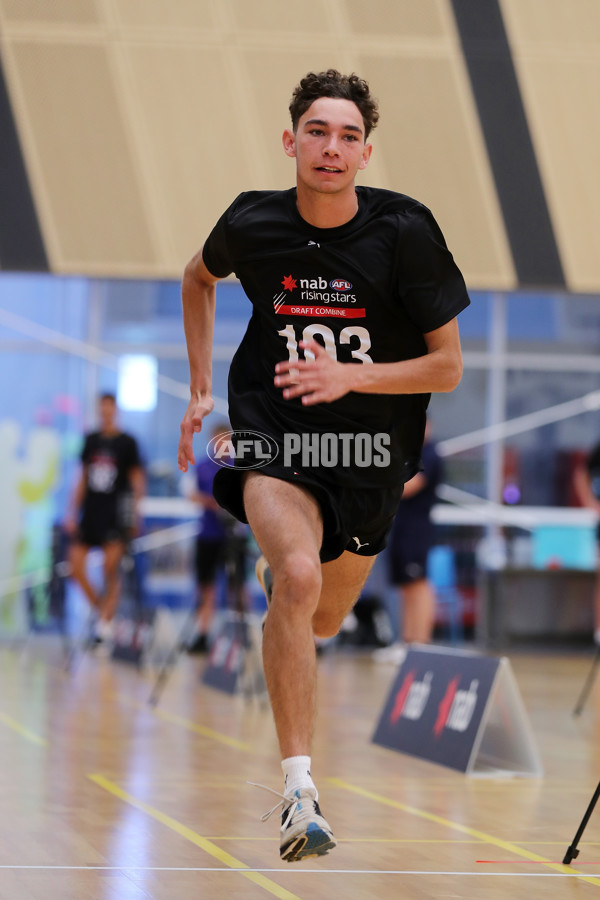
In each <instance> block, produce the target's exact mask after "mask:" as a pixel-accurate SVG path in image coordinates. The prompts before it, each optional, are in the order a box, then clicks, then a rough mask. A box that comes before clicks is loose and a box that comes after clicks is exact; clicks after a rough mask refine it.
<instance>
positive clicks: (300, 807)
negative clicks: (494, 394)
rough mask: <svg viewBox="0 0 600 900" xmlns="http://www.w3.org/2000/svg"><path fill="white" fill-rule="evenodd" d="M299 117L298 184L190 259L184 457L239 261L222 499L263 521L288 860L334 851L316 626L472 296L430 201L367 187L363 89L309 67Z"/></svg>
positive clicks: (414, 453) (244, 202)
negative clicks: (240, 321)
mask: <svg viewBox="0 0 600 900" xmlns="http://www.w3.org/2000/svg"><path fill="white" fill-rule="evenodd" d="M290 113H291V119H292V127H291V128H287V129H286V130H285V131H284V133H283V149H284V152H285V153H286V154H287V156H288V157H290V158H292V159H294V160H295V165H296V187H295V188H292V189H290V190H286V191H251V192H248V193H243V194H241V195H240V196H239V197H238V198H237V199H236V200H234V202H233V203H232V205H231V206H230V207H229V209H228V210H227V211H226V212H225V213H224V214H223V216H222V217H221V218H220V219H219V221H218V222H217V224H216V226H215V228H214V229H213V231H212V232H211V234H210V235H209V237H208V240H207V241H206V243H205V244H204V247H203V249H202V250H201V251H200V252H198V253H197V254H196V256H194V258H193V259H192V260H191V261H190V262H189V264H188V265H187V267H186V269H185V273H184V277H183V286H182V295H183V316H184V326H185V334H186V341H187V347H188V356H189V362H190V376H191V382H190V384H191V400H190V403H189V406H188V408H187V411H186V413H185V415H184V417H183V421H182V424H181V439H180V444H179V457H178V461H179V467H180V469H181V470H182V471H186V470H187V468H188V465H189V464H190V463H193V462H194V454H193V447H192V441H193V435H194V433H195V432H198V431H200V429H201V427H202V422H203V419H204V417H205V416H207V415H208V414H209V413H210V412H211V410H212V408H213V398H212V394H211V391H212V388H211V344H212V334H213V321H214V315H215V301H216V289H215V285H216V283H217V281H218V280H219V279H220V278H224V277H225V276H227V275H229V274H230V273H232V272H234V273H235V274H236V276H237V277H238V278H239V280H240V282H241V284H242V287H243V289H244V291H245V293H246V294H247V296H248V298H249V300H250V302H251V303H252V316H251V318H250V322H249V324H248V329H247V331H246V334H245V336H244V338H243V340H242V342H241V344H240V346H239V348H238V350H237V352H236V354H235V357H234V359H233V361H232V364H231V369H230V374H229V412H230V420H231V424H232V428H233V429H234V431H235V432H236V433H238V434H240V438H239V444H238V447H239V453H237V452H236V467H235V468H230V469H225V468H224V469H222V470H221V471H220V472H219V473H218V474H217V476H216V478H215V483H214V494H215V497H216V498H217V500H218V501H219V502H220V503H221V505H223V506H224V507H225V508H226V509H228V510H229V511H230V512H231V513H233V515H235V516H236V517H237V518H239V519H240V520H241V521H248V522H249V523H250V526H251V528H252V531H253V532H254V536H255V538H256V541H257V543H258V545H259V547H260V549H261V551H262V553H263V555H264V557H265V559H266V563H267V564H268V569H269V573H270V577H269V581H270V583H271V590H270V591H269V594H270V605H269V612H268V615H267V618H266V622H265V627H264V640H263V660H264V667H265V677H266V680H267V686H268V690H269V695H270V699H271V705H272V709H273V716H274V720H275V726H276V730H277V736H278V740H279V745H280V751H281V757H282V768H283V773H284V790H283V793H282V794H281V795H280V797H281V800H280V803H279V804H278V806H282V808H283V813H282V825H281V843H280V854H281V857H282V858H283V859H286V860H288V861H289V862H294V861H296V860H300V859H303V858H305V857H307V856H314V855H321V854H324V853H327V852H328V850H330V849H331V848H333V847H335V839H334V837H333V834H332V831H331V828H330V827H329V825H328V823H327V822H326V821H325V819H324V818H323V816H322V814H321V812H320V809H319V805H318V793H317V789H316V787H315V785H314V783H313V780H312V777H311V760H310V754H311V737H312V730H313V721H314V716H315V689H316V656H315V642H314V637H315V635H316V636H320V637H331V636H333V635H335V634H337V632H338V630H339V628H340V625H341V623H342V622H343V620H344V618H345V616H346V614H347V613H348V612H349V610H350V609H351V608H352V606H353V605H354V603H355V602H356V600H357V598H358V596H359V594H360V591H361V588H362V586H363V584H364V582H365V580H366V578H367V576H368V574H369V571H370V569H371V566H372V565H373V561H374V559H375V556H376V555H377V554H378V553H379V552H380V551H381V550H382V549H383V547H384V546H385V540H386V535H387V533H388V531H389V529H390V527H391V524H392V520H393V517H394V513H395V511H396V508H397V505H398V502H399V500H400V497H401V495H402V485H403V484H404V482H405V481H407V480H408V479H410V478H411V477H412V476H413V475H414V474H415V473H416V472H417V471H418V469H419V458H420V454H421V446H422V442H423V434H424V429H425V410H426V408H427V404H428V401H429V395H430V392H432V391H451V390H453V389H454V388H455V387H456V386H457V384H458V383H459V381H460V378H461V374H462V357H461V350H460V342H459V334H458V326H457V322H456V316H457V314H458V313H459V312H460V311H461V310H462V309H464V308H465V307H466V306H467V305H468V303H469V298H468V295H467V291H466V288H465V284H464V281H463V278H462V276H461V274H460V272H459V270H458V268H457V267H456V265H455V263H454V261H453V258H452V255H451V254H450V252H449V251H448V249H447V247H446V244H445V242H444V238H443V236H442V234H441V232H440V229H439V227H438V226H437V224H436V222H435V220H434V218H433V216H432V215H431V213H430V212H429V210H428V209H426V208H425V207H424V206H422V205H421V204H420V203H418V202H417V201H416V200H412V199H410V198H409V197H407V196H404V195H403V194H397V193H394V192H392V191H387V190H380V189H375V188H371V187H357V186H356V184H355V179H356V176H357V175H358V173H359V171H362V170H363V169H365V168H366V167H367V165H368V163H369V158H370V156H371V150H372V146H371V144H369V143H368V142H367V139H368V137H369V133H370V132H371V130H372V129H373V128H374V127H375V125H376V124H377V121H378V118H379V114H378V110H377V103H376V101H375V100H374V99H373V97H372V96H371V94H370V90H369V86H368V84H367V83H366V82H365V81H364V80H362V79H361V78H359V77H358V76H356V75H350V76H346V75H342V74H340V73H339V72H337V71H336V70H334V69H330V70H328V71H326V72H321V73H318V74H315V73H309V74H308V75H307V76H306V77H305V78H303V79H302V81H301V82H300V84H299V85H298V86H297V87H296V89H295V90H294V94H293V97H292V101H291V104H290ZM249 432H252V433H256V432H258V433H260V434H262V435H266V436H267V437H268V438H269V441H270V442H271V446H272V444H273V443H274V444H275V445H276V447H277V454H276V455H275V454H273V456H274V458H273V461H272V462H271V463H270V464H267V465H263V466H262V467H261V468H253V469H248V468H247V466H248V464H249V462H252V460H249V459H248V453H249V449H248V448H251V447H252V446H254V447H257V446H258V449H257V450H256V454H257V459H256V461H255V462H256V463H258V462H264V457H265V447H264V446H262V445H261V444H260V440H255V441H253V440H249V439H248V433H249ZM250 455H251V452H250ZM278 806H276V807H275V808H274V809H277V808H278ZM273 811H274V810H272V812H273Z"/></svg>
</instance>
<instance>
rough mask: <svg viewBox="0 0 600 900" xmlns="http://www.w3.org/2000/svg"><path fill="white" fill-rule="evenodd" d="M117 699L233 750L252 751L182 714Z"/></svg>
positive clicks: (243, 742)
mask: <svg viewBox="0 0 600 900" xmlns="http://www.w3.org/2000/svg"><path fill="white" fill-rule="evenodd" d="M117 700H118V701H119V703H124V704H125V705H126V706H131V707H133V708H134V709H138V710H143V711H145V712H148V713H150V714H151V715H153V716H156V717H157V718H158V719H162V720H163V721H165V722H171V723H172V724H173V725H181V727H182V728H186V729H187V730H188V731H194V732H195V733H196V734H200V735H202V737H206V738H209V739H210V740H211V741H217V742H218V743H220V744H225V745H226V746H227V747H233V749H234V750H242V751H243V752H244V753H251V752H252V746H251V745H250V744H248V743H246V742H245V741H238V740H237V738H232V737H229V735H227V734H223V733H222V732H220V731H215V730H214V729H213V728H206V727H205V726H204V725H198V724H197V723H196V722H192V721H191V720H190V719H186V718H184V717H183V716H177V715H175V713H169V712H165V711H164V710H163V709H154V708H152V707H150V706H145V705H144V704H142V703H136V702H135V701H134V700H129V699H128V698H125V697H120V696H117Z"/></svg>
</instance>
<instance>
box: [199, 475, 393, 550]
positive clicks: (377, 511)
mask: <svg viewBox="0 0 600 900" xmlns="http://www.w3.org/2000/svg"><path fill="white" fill-rule="evenodd" d="M267 469H268V471H267ZM261 474H263V475H267V476H269V477H271V478H280V479H281V480H282V481H289V482H292V483H296V484H300V485H302V487H303V488H305V489H306V490H308V491H309V492H310V493H311V494H312V495H313V496H314V497H315V499H316V500H317V502H318V504H319V506H320V508H321V515H322V516H323V543H322V545H321V553H320V557H321V562H324V563H325V562H331V560H333V559H337V558H338V557H339V556H341V555H342V553H343V552H344V550H349V551H350V553H357V554H358V555H359V556H376V555H377V554H378V553H380V552H381V551H382V550H383V548H384V547H385V545H386V539H387V536H388V533H389V531H390V528H391V527H392V523H393V521H394V515H395V513H396V509H397V508H398V504H399V502H400V499H401V497H402V485H400V486H399V487H398V488H395V489H391V488H388V489H387V490H383V489H379V488H361V487H356V488H348V487H343V488H342V487H339V486H336V485H334V484H331V483H329V484H327V483H325V482H324V481H320V480H318V479H317V478H315V477H311V476H310V475H308V474H307V473H306V472H302V473H299V474H298V475H296V476H295V477H294V475H292V474H291V473H290V470H289V468H288V469H281V470H278V469H277V468H275V467H274V466H272V465H270V466H268V467H265V469H262V470H261ZM244 475H245V470H244V469H235V468H222V469H221V470H220V471H219V472H217V474H216V475H215V480H214V482H213V493H214V496H215V499H216V500H217V502H218V503H219V504H220V505H221V506H222V507H223V508H224V509H226V510H227V511H228V512H230V513H231V514H232V515H233V516H235V518H236V519H239V521H240V522H247V521H248V519H247V517H246V512H245V510H244V500H243V492H242V485H243V476H244Z"/></svg>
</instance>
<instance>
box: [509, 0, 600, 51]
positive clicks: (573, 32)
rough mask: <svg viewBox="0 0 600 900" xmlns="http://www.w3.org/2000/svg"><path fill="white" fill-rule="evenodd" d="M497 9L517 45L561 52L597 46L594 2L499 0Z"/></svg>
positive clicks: (599, 27)
mask: <svg viewBox="0 0 600 900" xmlns="http://www.w3.org/2000/svg"><path fill="white" fill-rule="evenodd" d="M501 6H502V10H503V13H504V16H505V19H507V20H508V22H509V24H510V26H511V39H513V38H514V40H515V41H516V42H517V43H519V44H520V43H522V42H524V41H529V42H532V43H535V44H537V45H538V46H542V45H544V44H546V45H547V44H554V45H555V48H556V49H559V48H562V49H563V50H564V49H566V45H568V44H573V43H575V44H584V45H588V46H589V45H590V44H598V43H600V2H598V0H501ZM556 45H559V47H556ZM596 49H597V48H596Z"/></svg>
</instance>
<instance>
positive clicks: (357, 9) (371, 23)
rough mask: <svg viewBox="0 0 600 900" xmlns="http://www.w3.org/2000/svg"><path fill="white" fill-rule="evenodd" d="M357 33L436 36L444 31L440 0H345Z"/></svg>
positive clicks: (353, 27)
mask: <svg viewBox="0 0 600 900" xmlns="http://www.w3.org/2000/svg"><path fill="white" fill-rule="evenodd" d="M344 8H345V13H346V20H347V23H348V27H349V28H350V29H351V31H352V32H354V33H355V34H359V35H361V34H364V35H373V34H381V35H385V36H386V37H388V38H389V37H391V36H392V35H394V36H397V37H402V38H405V37H419V38H423V37H426V38H432V37H433V38H437V37H441V36H442V35H443V34H444V31H445V29H444V24H443V18H442V12H441V10H440V0H418V2H415V0H393V2H390V0H368V2H365V0H344Z"/></svg>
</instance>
